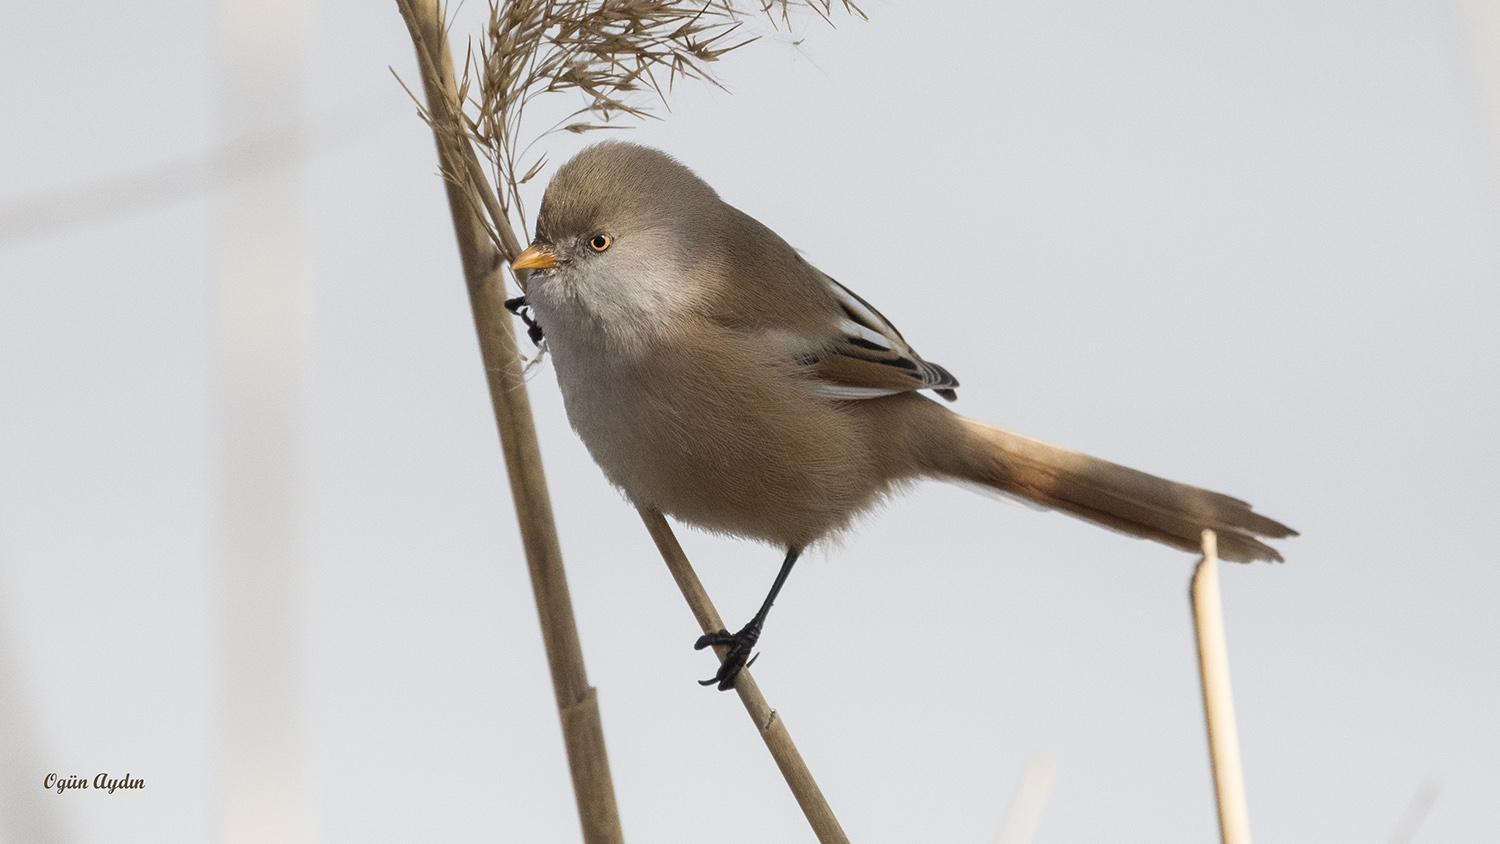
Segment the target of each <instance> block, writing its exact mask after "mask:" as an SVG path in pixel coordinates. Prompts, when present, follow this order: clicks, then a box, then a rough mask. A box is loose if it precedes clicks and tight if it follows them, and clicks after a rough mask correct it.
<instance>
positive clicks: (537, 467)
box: [397, 0, 625, 844]
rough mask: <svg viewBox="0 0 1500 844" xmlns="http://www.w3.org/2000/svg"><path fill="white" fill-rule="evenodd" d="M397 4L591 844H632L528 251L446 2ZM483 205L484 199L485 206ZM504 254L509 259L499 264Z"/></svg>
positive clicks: (401, 0) (585, 832)
mask: <svg viewBox="0 0 1500 844" xmlns="http://www.w3.org/2000/svg"><path fill="white" fill-rule="evenodd" d="M397 4H398V5H399V6H400V9H401V16H402V17H403V18H404V19H405V20H406V26H407V29H408V30H410V32H411V37H412V42H413V44H414V45H415V47H416V50H417V59H418V68H419V70H420V72H421V74H422V86H423V88H424V89H425V92H426V95H427V100H426V101H427V108H426V112H425V113H426V116H427V117H428V122H429V123H430V124H431V126H432V129H433V135H434V137H435V139H436V141H437V148H438V158H439V161H440V162H441V166H442V172H443V173H444V174H445V176H447V189H448V206H449V210H450V211H451V212H452V215H453V227H454V231H455V234H456V235H457V237H458V251H459V257H460V260H461V261H462V263H463V269H464V279H465V281H466V282H467V287H468V292H469V304H470V306H471V308H472V309H473V311H474V327H475V329H476V330H477V331H478V332H479V346H480V354H481V357H482V358H483V361H484V370H485V373H486V375H487V379H488V382H489V390H490V402H491V404H492V405H493V408H494V413H495V424H496V425H497V426H498V428H499V429H500V443H501V448H502V450H503V452H504V454H505V467H506V472H507V474H508V475H509V476H510V488H511V496H512V498H513V499H514V500H515V506H516V518H517V521H519V523H520V529H521V542H522V544H523V545H524V547H525V551H526V565H527V568H528V569H529V571H530V573H531V585H532V591H533V592H534V593H535V596H536V604H537V614H538V615H539V616H540V618H541V624H542V641H543V643H544V645H545V647H546V651H547V666H548V668H549V669H550V671H551V674H552V690H553V693H554V695H555V696H556V699H557V708H558V712H559V715H560V717H561V719H562V729H563V743H564V746H565V748H566V751H567V756H568V770H569V773H570V774H571V775H572V779H573V793H574V797H575V799H576V800H577V803H578V816H579V822H580V823H581V824H582V827H583V840H584V841H585V842H587V844H623V842H624V840H625V838H624V833H623V832H622V830H621V828H620V814H619V809H618V808H617V806H616V804H615V791H614V782H613V780H612V779H611V777H610V773H609V759H608V756H607V755H606V754H605V749H604V727H603V724H602V723H601V721H600V718H599V701H598V697H597V695H596V694H595V691H594V689H593V688H592V687H591V686H589V683H588V675H587V674H586V673H585V671H584V666H583V648H582V646H581V645H580V643H579V640H578V627H577V624H576V623H575V622H574V619H573V603H572V599H571V597H570V596H569V594H568V582H567V577H566V574H565V573H564V571H563V566H562V551H561V547H560V546H559V544H558V540H557V527H556V525H555V524H554V522H553V519H552V504H551V500H550V498H549V497H548V494H547V481H546V477H545V476H544V475H543V473H542V456H541V449H540V447H539V445H538V443H537V438H536V427H535V424H534V422H533V421H532V416H531V402H530V399H529V398H528V396H527V394H526V382H525V379H524V373H523V370H522V366H521V361H520V354H519V352H518V350H517V348H516V338H515V333H514V331H513V329H512V325H511V320H510V314H509V312H507V311H506V310H505V297H506V293H505V282H504V277H503V273H502V271H501V266H502V263H501V261H502V259H503V260H505V261H509V260H511V259H513V258H514V257H515V256H516V255H517V254H519V253H520V246H519V244H518V243H517V242H516V237H515V234H514V232H512V231H511V229H510V227H509V225H508V224H507V223H506V222H505V220H504V218H503V217H501V218H494V217H492V218H491V220H492V221H493V225H488V224H486V221H485V219H484V217H483V215H482V214H481V213H480V208H481V207H482V206H484V205H485V203H483V197H485V196H486V195H488V194H491V192H490V191H489V188H488V186H487V185H485V184H484V173H483V171H482V170H481V169H480V168H479V162H478V159H477V158H476V157H475V155H474V151H473V149H472V148H471V147H470V145H469V143H468V141H467V139H466V138H465V136H464V133H463V131H462V123H461V122H460V119H459V115H460V114H461V104H462V100H461V99H460V94H459V87H458V84H457V82H456V80H455V79H454V75H453V59H452V56H451V53H450V51H449V48H448V41H447V33H446V27H445V24H444V20H443V14H442V10H441V8H440V7H439V5H438V2H437V0H397ZM476 197H479V198H480V200H479V201H478V202H476ZM492 243H493V244H494V245H492ZM495 246H499V248H500V250H501V251H500V252H499V253H498V254H497V252H496V249H495Z"/></svg>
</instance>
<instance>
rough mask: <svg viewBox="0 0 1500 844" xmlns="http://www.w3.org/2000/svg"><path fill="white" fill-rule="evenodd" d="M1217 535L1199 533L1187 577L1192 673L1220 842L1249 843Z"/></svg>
mask: <svg viewBox="0 0 1500 844" xmlns="http://www.w3.org/2000/svg"><path fill="white" fill-rule="evenodd" d="M1218 546H1219V542H1218V536H1217V535H1216V534H1215V533H1214V532H1213V531H1211V530H1205V531H1204V532H1203V559H1202V560H1201V561H1200V562H1199V563H1198V570H1197V571H1196V572H1195V573H1194V574H1193V586H1192V590H1191V591H1192V601H1193V626H1194V629H1195V632H1196V634H1197V639H1198V670H1199V673H1200V674H1201V675H1202V678H1203V714H1204V718H1205V720H1206V721H1207V723H1208V751H1209V757H1210V759H1211V760H1212V762H1213V769H1214V797H1215V798H1216V800H1217V802H1218V807H1219V838H1220V840H1221V841H1223V844H1250V810H1249V808H1248V807H1247V806H1246V804H1245V775H1244V772H1243V771H1242V770H1241V768H1240V738H1239V732H1238V731H1237V730H1236V729H1235V723H1234V695H1233V693H1232V691H1231V689H1230V687H1229V650H1228V648H1227V647H1226V645H1225V642H1224V607H1223V605H1222V603H1221V602H1220V600H1219V554H1218V550H1219V548H1218Z"/></svg>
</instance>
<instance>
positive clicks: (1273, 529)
mask: <svg viewBox="0 0 1500 844" xmlns="http://www.w3.org/2000/svg"><path fill="white" fill-rule="evenodd" d="M511 267H512V268H513V269H515V270H518V271H520V270H524V271H526V284H525V287H524V291H525V295H524V296H520V297H517V298H515V299H512V300H510V301H509V302H507V306H508V307H509V308H510V309H511V310H512V311H513V312H515V313H517V314H518V315H520V316H522V318H523V319H524V320H525V321H526V324H527V327H528V330H529V333H530V334H531V337H532V339H533V340H534V341H537V342H541V343H545V348H546V349H547V351H548V353H549V354H550V355H551V359H552V364H553V368H554V370H555V372H556V376H557V383H558V386H559V388H560V391H561V394H562V399H563V404H564V407H565V409H566V412H567V417H568V421H569V424H570V425H571V426H572V427H573V429H574V430H575V431H576V432H577V433H578V436H579V437H580V438H581V439H582V440H583V443H584V445H585V446H586V447H587V449H588V451H589V454H590V455H591V456H592V457H593V459H594V461H595V462H596V463H597V464H598V465H599V467H600V468H601V469H602V470H603V472H604V475H605V477H606V478H607V479H608V480H609V481H610V482H611V483H612V484H613V485H614V486H616V487H618V488H619V489H620V490H621V491H623V493H624V495H625V496H626V498H628V499H629V500H630V501H631V503H633V504H635V505H636V506H637V507H639V508H645V509H654V510H657V511H660V512H662V513H665V514H667V515H669V516H672V517H673V518H674V519H676V520H678V521H680V522H684V523H687V524H690V525H693V526H696V527H698V528H702V529H706V530H708V531H711V532H715V533H719V534H727V535H731V536H735V537H742V538H745V539H750V540H757V541H760V542H764V543H768V544H770V545H773V546H775V547H777V548H778V549H780V550H782V551H784V552H785V556H784V557H783V560H782V564H781V568H780V569H779V570H778V572H777V575H776V579H775V581H774V583H773V585H772V586H771V589H770V591H769V593H768V594H767V595H766V598H765V600H764V602H763V603H762V604H761V607H760V609H759V610H758V611H757V612H756V614H755V615H754V616H753V617H752V618H751V619H750V621H749V622H748V623H746V624H745V625H744V627H742V628H741V629H740V630H738V631H736V632H734V633H730V632H729V631H728V630H727V629H725V630H720V631H717V632H715V633H709V634H706V635H704V636H702V637H700V638H699V639H698V640H697V641H696V642H695V643H694V647H696V648H698V649H703V648H707V647H710V646H713V645H724V646H727V648H728V651H727V653H726V655H725V657H724V660H723V662H722V664H721V665H720V667H719V669H718V671H717V672H716V673H715V675H714V676H713V677H712V678H710V679H707V680H703V681H701V682H702V683H703V684H704V685H716V686H717V687H718V688H719V689H720V690H728V689H731V688H733V687H734V683H735V679H736V678H737V677H738V676H739V673H740V671H741V670H743V668H744V667H745V666H746V665H747V664H748V662H749V661H751V660H752V659H753V656H752V654H753V653H754V649H755V647H756V644H757V643H758V641H759V639H760V636H761V633H762V631H763V629H764V625H765V622H766V618H767V616H768V614H769V612H770V610H771V606H772V604H773V603H774V602H775V600H776V597H777V596H778V595H779V594H780V592H781V589H782V587H783V586H784V585H785V583H786V580H787V578H788V576H789V575H790V573H791V571H792V567H793V565H794V564H795V563H796V562H797V560H798V558H799V557H800V556H801V555H802V553H803V552H804V551H805V550H806V549H807V548H808V547H809V546H811V545H813V544H814V543H817V542H819V541H821V540H826V539H829V538H832V537H836V536H838V535H839V534H841V533H842V532H844V531H846V530H848V529H849V527H850V525H851V523H852V522H853V521H854V519H855V518H856V516H858V515H860V514H862V513H864V512H866V511H868V510H870V509H871V508H872V507H874V506H875V505H877V504H878V503H879V502H881V501H882V500H883V499H885V498H886V497H887V496H889V495H890V494H891V493H892V492H893V491H895V490H897V489H898V488H900V487H903V486H906V485H908V484H909V482H912V481H916V480H921V479H936V480H941V481H950V482H956V483H960V484H967V485H978V486H980V487H983V488H986V489H988V490H993V491H996V492H999V493H1002V494H1004V495H1006V496H1011V497H1017V498H1020V499H1023V500H1025V501H1027V502H1031V503H1032V504H1035V505H1039V506H1040V507H1042V508H1047V509H1052V510H1057V511H1061V512H1063V513H1066V514H1068V515H1070V516H1074V517H1077V518H1079V519H1082V520H1084V521H1086V522H1092V523H1093V524H1095V525H1099V526H1102V527H1105V528H1109V529H1111V530H1114V531H1117V532H1120V533H1124V534H1128V535H1131V536H1135V537H1141V538H1145V539H1149V540H1154V541H1156V542H1159V543H1162V544H1164V545H1168V546H1171V547H1173V548H1178V549H1182V550H1187V551H1193V550H1196V549H1197V548H1198V547H1199V542H1200V540H1201V534H1202V532H1203V531H1204V530H1206V529H1209V530H1214V531H1216V532H1217V533H1218V549H1219V555H1220V556H1221V557H1222V558H1224V559H1227V560H1232V561H1238V562H1250V561H1255V560H1265V561H1278V562H1279V561H1281V560H1282V556H1281V554H1280V553H1279V552H1278V551H1277V550H1276V549H1275V548H1273V547H1271V546H1270V545H1267V544H1266V543H1265V542H1264V541H1263V540H1266V539H1283V538H1287V537H1291V536H1295V535H1297V534H1296V531H1293V530H1292V529H1291V528H1289V527H1287V526H1285V525H1283V524H1281V523H1280V522H1277V521H1274V520H1272V519H1270V518H1268V517H1266V516H1264V515H1261V514H1260V513H1257V512H1255V511H1254V510H1253V509H1252V508H1251V505H1249V504H1247V503H1246V502H1244V501H1241V500H1240V499H1237V498H1233V497H1230V496H1228V495H1224V494H1222V493H1217V492H1211V491H1209V490H1206V489H1201V488H1199V487H1195V486H1189V485H1187V484H1183V483H1178V482H1176V481H1170V480H1166V479H1164V478H1159V477H1156V476H1154V475H1150V474H1147V473H1145V472H1140V471H1137V470H1134V469H1130V468H1126V467H1124V466H1121V465H1118V464H1115V463H1111V462H1108V461H1106V460H1101V459H1099V458H1096V457H1091V456H1088V455H1086V454H1082V453H1079V452H1076V451H1072V450H1069V449H1066V448H1062V447H1060V446H1056V445H1052V444H1050V443H1046V442H1042V441H1040V440H1036V439H1032V438H1031V437H1027V436H1023V435H1021V434H1017V433H1013V432H1010V431H1007V430H1004V429H1002V428H999V427H995V426H993V425H989V424H986V423H983V422H979V421H975V420H973V419H968V418H966V417H963V416H960V415H959V414H957V413H954V412H953V411H951V410H949V409H948V408H947V407H946V406H945V404H944V403H943V402H939V401H937V400H935V399H934V398H931V397H929V395H928V394H931V395H934V396H936V397H937V398H939V399H943V400H945V401H946V402H951V401H953V400H954V399H956V397H957V394H956V390H957V389H958V386H959V384H958V380H957V379H956V378H954V376H953V375H952V374H951V373H950V372H949V371H948V370H947V369H945V368H943V367H942V366H939V365H937V364H935V363H931V362H929V361H927V360H924V359H923V358H922V357H921V356H920V355H918V354H917V352H916V350H914V349H913V348H912V347H911V345H910V344H909V343H908V342H907V341H906V339H905V338H904V337H903V336H902V335H901V332H900V331H898V330H896V327H895V325H893V324H892V323H891V321H890V320H888V319H886V318H885V316H883V315H882V314H881V313H880V311H878V310H876V309H875V307H874V306H873V305H871V304H870V303H869V302H867V301H865V300H864V299H863V298H861V297H860V296H859V294H857V293H855V292H854V291H853V290H850V289H849V288H847V287H845V286H844V285H842V284H840V283H839V282H837V281H835V280H834V279H833V278H831V277H830V276H828V275H827V274H825V273H823V272H822V271H820V270H819V269H818V268H817V267H814V266H813V265H812V264H811V263H809V262H808V261H807V260H806V259H805V258H804V257H803V256H802V255H801V253H799V252H798V251H797V250H796V249H794V248H793V247H792V246H791V245H790V244H788V243H787V242H786V241H785V240H783V239H782V238H781V237H780V236H778V235H777V234H776V233H775V232H774V231H772V230H771V229H770V228H768V227H766V226H765V225H763V224H761V223H760V222H758V221H757V220H755V219H754V218H753V217H751V216H750V215H748V214H746V213H744V212H742V211H740V210H739V209H737V208H735V207H733V206H731V205H730V204H728V203H727V202H725V201H724V200H723V199H721V198H720V197H719V194H718V193H717V192H715V191H714V189H713V188H712V187H711V186H709V184H708V183H707V182H705V181H704V180H703V179H701V178H699V177H698V176H697V175H696V174H695V173H694V172H693V171H692V170H691V169H690V168H688V167H687V166H686V165H684V164H682V163H681V162H679V161H678V160H677V159H675V158H673V157H672V156H670V155H668V154H667V153H664V152H662V151H660V150H656V149H653V148H650V147H646V146H641V145H637V144H633V143H626V142H620V141H606V142H603V143H598V144H594V145H592V146H589V147H586V148H585V149H583V150H582V151H581V152H579V153H578V154H577V155H576V156H574V157H573V158H572V159H570V160H569V161H568V162H566V163H565V164H564V165H562V166H561V167H559V168H558V170H557V172H556V173H555V174H554V175H553V177H552V179H551V181H550V182H549V183H548V186H547V188H546V191H545V192H544V194H543V198H542V204H541V207H540V209H539V211H538V214H537V220H536V230H535V237H534V238H533V240H532V242H531V244H530V245H529V246H528V247H527V248H526V249H525V250H524V251H522V252H521V253H520V254H519V255H518V256H516V258H515V259H514V260H513V261H512V262H511Z"/></svg>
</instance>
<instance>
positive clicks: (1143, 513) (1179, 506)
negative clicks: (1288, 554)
mask: <svg viewBox="0 0 1500 844" xmlns="http://www.w3.org/2000/svg"><path fill="white" fill-rule="evenodd" d="M960 419H961V422H962V425H963V429H964V438H963V446H962V448H961V449H960V453H959V454H957V455H954V456H955V457H957V458H958V460H957V463H956V464H955V465H952V466H950V467H948V469H947V471H948V472H949V473H950V474H953V475H955V476H957V477H958V478H959V479H961V480H965V481H971V482H977V483H980V484H983V485H986V486H990V487H993V488H995V489H997V490H1000V491H1001V492H1005V493H1009V494H1012V495H1019V496H1021V497H1022V498H1026V499H1029V500H1031V501H1035V502H1036V503H1038V504H1041V505H1042V506H1044V507H1050V508H1053V509H1057V510H1061V511H1063V512H1065V513H1068V514H1070V515H1073V516H1077V517H1078V518H1081V519H1085V520H1087V521H1090V522H1093V523H1094V524H1097V525H1100V526H1103V527H1106V528H1110V529H1113V530H1117V531H1121V532H1123V533H1127V534H1130V535H1132V536H1139V537H1142V538H1145V539H1152V540H1155V541H1157V542H1161V543H1163V544H1166V545H1170V546H1172V547H1174V548H1181V549H1183V550H1186V551H1195V550H1197V549H1198V548H1199V544H1200V541H1201V539H1200V537H1201V535H1202V532H1203V531H1204V530H1205V529H1211V530H1213V531H1214V532H1215V533H1217V534H1218V537H1219V541H1218V544H1219V556H1220V557H1222V558H1223V559H1226V560H1233V561H1235V562H1241V563H1248V562H1252V561H1254V560H1267V561H1272V560H1274V561H1277V562H1280V561H1281V559H1282V558H1281V554H1280V553H1279V552H1278V551H1277V550H1276V549H1275V548H1272V547H1271V546H1269V545H1267V544H1265V543H1264V542H1262V541H1260V540H1261V539H1263V538H1265V539H1283V538H1286V537H1289V536H1296V535H1297V532H1296V531H1294V530H1292V529H1291V528H1289V527H1287V526H1286V525H1283V524H1281V523H1280V522H1277V521H1275V520H1273V519H1269V518H1267V517H1265V516H1262V515H1261V514H1259V513H1256V512H1254V511H1253V510H1251V509H1250V505H1249V504H1247V503H1245V502H1244V501H1241V500H1239V499H1238V498H1232V497H1230V496H1228V495H1224V494H1222V493H1218V492H1211V491H1209V490H1206V489H1200V488H1199V487H1195V486H1189V485H1187V484H1181V483H1177V482H1176V481H1169V480H1167V479H1165V478H1159V477H1156V476H1155V475H1148V474H1146V473H1145V472H1138V471H1136V470H1135V469H1129V468H1126V467H1124V466H1121V465H1119V464H1117V463H1110V462H1109V461H1107V460H1100V459H1099V458H1097V457H1090V456H1088V455H1087V454H1082V453H1080V452H1076V451H1071V450H1069V449H1066V448H1062V447H1061V446H1055V445H1052V444H1050V443H1045V442H1042V441H1041V440H1035V439H1032V438H1031V437H1026V436H1022V435H1020V434H1015V433H1011V432H1010V431H1006V430H1003V429H1001V428H996V427H994V426H993V425H986V424H984V423H982V422H975V421H974V420H972V419H963V418H962V417H960Z"/></svg>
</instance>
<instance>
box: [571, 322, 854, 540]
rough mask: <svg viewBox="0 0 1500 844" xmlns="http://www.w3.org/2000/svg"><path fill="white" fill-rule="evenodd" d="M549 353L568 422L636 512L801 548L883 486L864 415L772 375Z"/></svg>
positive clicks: (846, 519) (841, 522)
mask: <svg viewBox="0 0 1500 844" xmlns="http://www.w3.org/2000/svg"><path fill="white" fill-rule="evenodd" d="M580 352H582V353H580ZM553 357H554V364H555V366H556V368H557V376H558V383H559V385H560V386H561V388H562V393H563V402H564V405H565V406H566V408H567V412H568V420H569V422H570V423H571V424H572V426H573V428H574V429H575V430H576V431H577V432H578V434H579V436H580V437H581V438H582V439H583V442H584V444H585V445H586V446H587V447H588V449H589V453H590V454H591V455H592V456H593V458H594V460H595V462H597V463H598V464H599V467H600V468H601V469H603V470H604V474H605V476H606V477H608V478H609V480H610V481H611V482H612V483H614V484H615V485H616V486H618V487H620V489H622V490H623V491H624V492H625V494H626V495H627V496H628V497H629V498H630V500H631V501H632V502H633V503H635V504H636V505H637V506H643V507H652V508H655V509H658V510H661V511H662V512H664V513H667V514H669V515H672V516H674V517H676V518H678V519H681V520H683V521H686V522H689V523H691V524H695V525H697V526H699V527H703V528H706V529H709V530H714V531H720V532H724V533H731V534H735V535H739V536H746V537H750V538H754V539H761V540H764V541H767V542H771V543H773V544H776V545H781V546H788V545H797V546H805V545H807V544H809V543H811V542H813V541H815V540H816V539H818V538H820V537H822V536H824V535H826V534H828V533H829V532H831V531H834V530H837V529H839V528H842V527H843V526H845V525H846V524H847V523H848V522H849V520H850V518H851V517H852V516H853V515H854V513H855V512H857V511H858V510H859V509H861V508H863V507H865V506H866V505H868V504H869V503H870V502H871V501H872V500H873V498H874V497H875V496H876V495H878V494H879V492H880V491H881V488H882V487H883V486H884V484H883V483H881V482H880V481H879V480H878V479H877V478H876V477H875V474H874V472H872V471H871V470H870V469H869V466H868V463H869V460H868V455H867V454H866V451H867V448H868V447H867V446H866V445H865V441H864V432H863V430H861V429H860V426H859V424H858V420H857V419H856V418H854V417H853V416H852V415H851V414H848V413H844V412H841V411H839V410H838V409H837V408H836V407H835V406H833V405H832V404H831V403H829V402H826V401H822V400H818V399H816V398H815V397H813V396H811V395H810V394H807V393H806V392H805V391H801V390H798V389H796V388H795V385H792V384H787V383H776V382H775V380H774V378H770V380H768V377H770V375H768V373H766V372H758V373H757V372H753V371H752V372H748V373H747V372H739V373H731V372H715V371H713V369H712V367H711V365H709V364H707V363H706V362H704V361H702V360H691V359H690V360H685V361H679V363H680V364H681V365H673V362H672V361H671V360H662V359H661V358H660V357H659V356H657V357H652V358H651V359H649V360H645V361H641V360H632V359H630V358H628V357H626V356H621V355H611V354H603V353H600V354H589V353H588V350H579V349H564V348H554V350H553ZM772 375H773V374H772ZM757 376H759V377H757Z"/></svg>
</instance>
